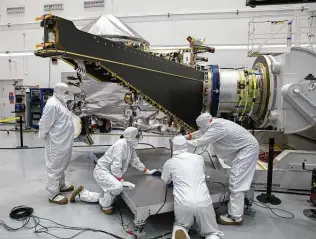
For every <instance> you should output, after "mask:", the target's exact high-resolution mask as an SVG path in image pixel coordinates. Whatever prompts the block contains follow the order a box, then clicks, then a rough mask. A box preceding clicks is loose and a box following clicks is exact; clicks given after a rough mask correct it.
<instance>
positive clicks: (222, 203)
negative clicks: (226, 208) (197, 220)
mask: <svg viewBox="0 0 316 239" xmlns="http://www.w3.org/2000/svg"><path fill="white" fill-rule="evenodd" d="M205 182H206V183H214V184H219V185H221V186H222V187H223V188H224V189H226V187H225V185H224V184H223V183H221V182H212V181H205ZM222 196H224V197H223V200H222V202H221V203H220V205H219V206H218V207H216V208H214V210H217V209H219V208H221V207H222V206H223V205H224V203H225V201H226V192H225V191H224V192H223V193H222Z"/></svg>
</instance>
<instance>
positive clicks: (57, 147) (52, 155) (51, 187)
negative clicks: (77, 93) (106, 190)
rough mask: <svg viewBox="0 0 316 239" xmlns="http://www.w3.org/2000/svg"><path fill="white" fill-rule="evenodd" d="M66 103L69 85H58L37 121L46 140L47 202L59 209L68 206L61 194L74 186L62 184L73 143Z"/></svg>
mask: <svg viewBox="0 0 316 239" xmlns="http://www.w3.org/2000/svg"><path fill="white" fill-rule="evenodd" d="M68 99H69V88H68V85H66V84H64V83H57V84H56V85H55V87H54V95H53V97H51V98H49V99H48V101H47V103H46V105H45V107H44V110H43V114H42V117H41V119H40V121H39V137H40V138H43V139H45V159H46V174H47V177H48V182H47V185H46V190H47V192H48V194H49V199H48V200H49V202H52V203H56V204H59V205H64V204H67V203H68V200H67V198H66V197H65V196H63V195H62V194H61V193H62V192H70V191H73V190H74V186H73V185H68V184H66V183H65V170H66V169H67V167H68V164H69V162H70V159H71V154H72V145H73V140H74V127H73V123H72V118H71V113H70V111H69V110H68V108H67V105H66V102H67V100H68Z"/></svg>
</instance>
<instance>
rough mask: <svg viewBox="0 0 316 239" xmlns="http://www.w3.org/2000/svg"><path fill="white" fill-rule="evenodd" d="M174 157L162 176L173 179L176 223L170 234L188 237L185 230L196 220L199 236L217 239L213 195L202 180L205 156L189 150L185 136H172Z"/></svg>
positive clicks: (179, 238) (166, 165) (219, 235)
mask: <svg viewBox="0 0 316 239" xmlns="http://www.w3.org/2000/svg"><path fill="white" fill-rule="evenodd" d="M172 143H173V157H172V158H171V159H169V160H167V162H166V163H165V165H164V166H163V171H162V175H161V178H162V180H163V181H164V182H165V183H166V184H169V183H170V182H171V181H173V195H174V214H175V224H174V228H173V233H172V238H174V239H189V238H190V237H189V235H188V230H189V229H190V228H191V227H192V226H193V224H194V221H196V223H197V225H198V227H199V228H200V231H201V236H205V238H206V239H220V238H223V236H224V234H223V233H222V232H221V231H219V229H218V225H217V222H216V218H215V212H214V208H213V204H212V199H211V196H210V193H209V191H208V188H207V186H206V182H205V173H204V159H203V157H202V156H200V155H196V154H192V153H189V152H188V145H187V140H186V139H185V137H184V136H182V135H180V136H176V137H174V139H173V140H172Z"/></svg>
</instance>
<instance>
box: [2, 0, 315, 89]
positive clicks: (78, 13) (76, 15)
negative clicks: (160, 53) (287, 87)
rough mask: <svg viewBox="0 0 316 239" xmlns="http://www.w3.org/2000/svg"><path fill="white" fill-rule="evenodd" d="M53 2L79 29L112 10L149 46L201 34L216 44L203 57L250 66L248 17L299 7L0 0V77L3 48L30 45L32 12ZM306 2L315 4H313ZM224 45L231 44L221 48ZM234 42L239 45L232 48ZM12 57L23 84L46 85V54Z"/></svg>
mask: <svg viewBox="0 0 316 239" xmlns="http://www.w3.org/2000/svg"><path fill="white" fill-rule="evenodd" d="M58 1H61V2H63V3H64V10H62V11H56V12H53V14H56V15H59V16H61V17H64V18H67V19H72V20H74V19H77V21H75V23H76V24H77V25H80V27H78V28H79V29H80V28H81V27H82V26H83V25H85V24H87V23H88V22H89V21H90V20H91V19H94V18H97V17H98V16H100V15H101V14H109V13H113V14H114V15H117V16H119V17H122V20H123V21H125V22H126V23H127V24H129V25H130V26H131V27H132V28H134V29H135V30H136V31H137V32H138V33H139V34H140V35H142V36H143V37H144V38H145V39H147V40H148V41H149V42H150V43H151V45H152V46H186V45H187V41H186V38H187V36H189V35H190V36H193V37H197V38H204V37H205V38H206V43H207V44H209V45H213V46H215V47H218V49H217V50H216V53H215V54H212V55H210V57H209V62H210V63H212V64H219V65H220V66H222V67H242V66H251V65H252V62H253V59H251V58H247V57H246V55H247V50H246V45H247V33H248V22H249V20H250V18H251V17H252V16H261V19H262V20H264V19H270V20H271V19H275V17H271V15H277V18H279V17H282V16H284V18H287V17H288V16H289V15H292V13H293V12H296V13H297V12H299V11H298V10H297V9H298V8H300V6H299V5H293V6H290V5H287V6H286V8H287V9H288V10H284V9H283V8H284V7H283V8H280V7H275V6H273V7H268V8H262V7H260V8H255V9H252V8H247V7H245V2H246V0H221V1H219V0H196V1H193V2H192V1H188V0H160V1H153V0H151V1H150V0H105V6H104V8H90V9H84V7H83V2H84V0H52V1H50V0H0V15H1V17H0V74H1V75H0V78H8V77H9V75H10V71H9V64H8V59H9V57H1V55H2V56H3V55H4V52H6V51H10V52H14V51H18V52H21V51H24V50H34V49H35V45H36V44H38V43H41V42H42V37H43V29H41V28H40V27H39V23H35V17H36V16H40V15H42V14H43V13H44V12H43V6H44V4H46V3H56V2H58ZM16 6H25V13H24V14H11V15H9V14H7V13H6V8H7V7H16ZM309 6H310V7H311V8H312V9H316V8H315V4H313V5H309ZM292 7H294V9H292ZM269 9H270V10H269ZM276 9H277V11H276ZM282 9H283V10H282ZM237 10H239V14H238V15H237ZM304 12H305V11H304ZM168 13H170V16H169V17H168ZM303 14H304V13H303ZM267 15H269V16H267ZM8 24H9V26H8ZM225 46H233V47H235V49H234V50H229V49H223V48H225ZM239 46H240V47H241V48H242V49H238V47H239ZM14 59H15V60H16V62H17V72H18V77H21V78H23V79H24V83H25V84H39V85H40V86H43V87H47V86H48V79H49V74H48V72H49V67H48V66H49V60H48V59H42V58H38V57H35V56H28V57H14ZM23 65H24V68H23ZM61 71H71V68H70V67H69V66H68V65H66V64H65V63H63V62H61V61H59V64H58V65H57V66H52V68H51V74H50V79H51V85H53V84H54V83H55V82H59V81H60V72H61ZM11 73H12V71H11ZM12 74H13V73H12Z"/></svg>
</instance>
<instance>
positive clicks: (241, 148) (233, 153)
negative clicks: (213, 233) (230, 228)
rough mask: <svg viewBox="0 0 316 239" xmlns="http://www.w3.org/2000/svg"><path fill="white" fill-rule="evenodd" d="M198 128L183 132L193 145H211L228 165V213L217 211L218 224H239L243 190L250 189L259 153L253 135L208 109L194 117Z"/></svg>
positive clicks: (243, 198) (241, 219) (242, 211)
mask: <svg viewBox="0 0 316 239" xmlns="http://www.w3.org/2000/svg"><path fill="white" fill-rule="evenodd" d="M196 124H197V126H198V127H199V130H198V131H196V132H194V133H192V134H189V135H187V136H186V138H187V139H188V144H190V145H192V146H194V147H203V146H207V145H212V146H213V149H214V151H215V153H216V155H217V156H218V157H219V158H222V159H223V160H224V161H225V163H227V164H228V165H230V166H231V171H230V175H229V189H230V200H229V203H228V214H226V215H221V216H220V217H219V219H218V223H219V224H222V225H241V224H242V221H243V214H244V200H245V192H246V191H248V190H249V189H250V186H251V183H252V179H253V176H254V172H255V169H256V163H257V160H258V155H259V144H258V141H257V140H256V138H255V137H254V136H253V135H252V134H250V133H249V132H248V131H247V130H246V129H244V128H243V127H241V126H240V125H238V124H236V123H234V122H232V121H229V120H225V119H221V118H216V119H212V116H211V115H210V114H208V113H203V114H201V115H200V116H199V117H198V118H197V119H196Z"/></svg>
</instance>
